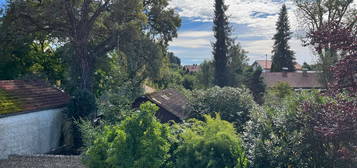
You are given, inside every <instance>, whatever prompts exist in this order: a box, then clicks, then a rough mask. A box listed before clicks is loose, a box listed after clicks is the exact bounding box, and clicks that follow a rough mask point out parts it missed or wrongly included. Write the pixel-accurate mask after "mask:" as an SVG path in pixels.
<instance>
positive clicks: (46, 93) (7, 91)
mask: <svg viewBox="0 0 357 168" xmlns="http://www.w3.org/2000/svg"><path fill="white" fill-rule="evenodd" d="M0 92H1V93H2V98H0V115H1V114H10V113H17V112H26V111H38V110H46V109H53V108H60V107H64V106H65V105H66V104H67V103H68V102H69V100H70V97H69V96H68V95H67V94H65V93H64V92H63V91H60V90H59V89H56V88H54V87H51V86H49V85H47V84H45V83H44V82H40V81H24V80H0ZM0 97H1V95H0ZM9 105H10V106H9ZM11 105H15V106H16V108H14V107H11Z"/></svg>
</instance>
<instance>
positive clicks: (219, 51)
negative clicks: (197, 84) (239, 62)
mask: <svg viewBox="0 0 357 168" xmlns="http://www.w3.org/2000/svg"><path fill="white" fill-rule="evenodd" d="M214 9H215V10H214V16H215V17H214V19H213V23H214V26H213V31H214V37H215V38H216V42H215V43H213V52H212V53H213V56H214V61H213V64H214V67H215V68H214V72H215V73H214V83H215V85H217V86H220V87H224V86H227V85H228V81H229V71H228V67H227V66H228V47H229V45H230V41H231V39H230V38H229V36H230V33H231V31H232V30H231V27H230V26H229V23H228V17H227V15H226V14H225V12H226V10H227V9H228V6H226V5H225V4H224V0H215V3H214Z"/></svg>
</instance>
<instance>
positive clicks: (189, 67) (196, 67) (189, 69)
mask: <svg viewBox="0 0 357 168" xmlns="http://www.w3.org/2000/svg"><path fill="white" fill-rule="evenodd" d="M183 68H184V70H185V71H187V72H190V73H194V72H199V71H200V70H201V68H200V66H199V65H197V64H193V65H185V66H183Z"/></svg>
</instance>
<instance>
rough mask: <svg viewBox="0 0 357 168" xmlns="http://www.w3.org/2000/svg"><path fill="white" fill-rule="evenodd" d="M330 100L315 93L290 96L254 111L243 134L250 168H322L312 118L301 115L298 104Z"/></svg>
mask: <svg viewBox="0 0 357 168" xmlns="http://www.w3.org/2000/svg"><path fill="white" fill-rule="evenodd" d="M330 100H331V99H330V98H328V97H324V96H321V95H320V94H319V93H318V92H316V91H311V92H302V93H295V94H294V93H293V94H291V95H290V96H287V97H285V98H283V99H281V100H279V103H276V102H275V103H272V104H266V105H265V107H264V110H260V111H254V112H253V113H252V114H251V116H250V117H251V120H250V121H249V122H248V123H247V126H246V132H245V133H244V140H245V146H246V147H247V148H248V151H249V152H248V156H249V159H250V161H251V163H252V167H255V168H269V167H274V168H275V167H289V166H290V167H326V164H325V160H326V158H325V157H324V154H323V153H324V152H325V150H324V146H323V143H321V139H320V138H319V136H317V134H316V132H315V131H314V126H313V125H312V124H311V118H312V117H313V115H312V113H311V115H310V114H309V115H307V113H305V112H303V111H302V107H301V103H302V102H304V101H306V102H314V103H316V104H324V103H326V102H328V101H330Z"/></svg>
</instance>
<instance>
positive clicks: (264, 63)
mask: <svg viewBox="0 0 357 168" xmlns="http://www.w3.org/2000/svg"><path fill="white" fill-rule="evenodd" d="M255 64H258V65H259V66H260V67H262V68H263V69H264V70H270V69H271V64H272V61H271V60H256V61H255ZM295 69H296V70H302V66H301V65H300V64H298V63H295Z"/></svg>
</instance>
